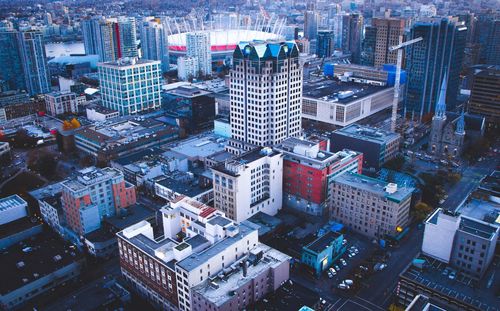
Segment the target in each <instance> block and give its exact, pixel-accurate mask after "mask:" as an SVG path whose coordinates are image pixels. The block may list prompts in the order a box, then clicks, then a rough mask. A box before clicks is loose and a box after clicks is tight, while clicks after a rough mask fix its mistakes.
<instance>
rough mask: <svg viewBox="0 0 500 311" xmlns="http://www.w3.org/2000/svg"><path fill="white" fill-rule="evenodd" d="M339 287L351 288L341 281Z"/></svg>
mask: <svg viewBox="0 0 500 311" xmlns="http://www.w3.org/2000/svg"><path fill="white" fill-rule="evenodd" d="M337 288H340V289H349V285H346V284H344V283H340V284H339V285H337Z"/></svg>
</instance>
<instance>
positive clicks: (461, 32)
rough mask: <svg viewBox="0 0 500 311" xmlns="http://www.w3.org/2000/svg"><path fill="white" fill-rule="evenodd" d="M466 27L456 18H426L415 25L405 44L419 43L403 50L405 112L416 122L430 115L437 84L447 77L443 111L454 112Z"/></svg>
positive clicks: (436, 95)
mask: <svg viewBox="0 0 500 311" xmlns="http://www.w3.org/2000/svg"><path fill="white" fill-rule="evenodd" d="M466 36H467V27H465V26H464V23H463V22H458V18H429V19H426V20H425V21H418V22H416V23H415V24H414V25H413V27H412V28H411V30H410V33H409V34H408V40H411V39H415V38H418V37H422V38H423V40H422V41H420V42H418V43H415V44H413V45H410V46H408V47H407V48H406V71H407V73H408V83H407V89H406V96H405V106H404V108H405V112H406V113H407V114H414V115H415V116H416V117H418V118H419V119H420V120H421V119H422V118H423V117H424V116H426V115H430V114H431V113H432V112H433V111H434V106H435V103H436V101H437V98H438V96H439V88H440V83H441V81H442V79H443V77H444V76H445V73H447V75H448V92H447V98H446V104H447V110H452V109H454V108H455V105H456V100H457V95H458V92H459V85H460V70H461V68H462V62H463V58H464V49H465V42H466Z"/></svg>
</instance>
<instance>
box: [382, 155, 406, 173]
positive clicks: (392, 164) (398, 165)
mask: <svg viewBox="0 0 500 311" xmlns="http://www.w3.org/2000/svg"><path fill="white" fill-rule="evenodd" d="M404 164H405V157H404V156H403V155H401V154H398V155H397V156H396V157H395V158H394V159H391V160H389V161H387V163H385V165H384V167H385V168H388V169H390V170H394V171H400V170H401V169H402V168H403V165H404Z"/></svg>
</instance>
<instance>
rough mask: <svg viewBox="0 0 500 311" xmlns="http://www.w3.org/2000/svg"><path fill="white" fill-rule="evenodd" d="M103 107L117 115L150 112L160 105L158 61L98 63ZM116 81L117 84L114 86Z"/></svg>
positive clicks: (128, 59)
mask: <svg viewBox="0 0 500 311" xmlns="http://www.w3.org/2000/svg"><path fill="white" fill-rule="evenodd" d="M98 71H99V83H100V92H101V97H102V104H103V106H105V107H107V108H110V109H113V110H117V111H119V112H120V115H129V114H136V113H139V112H143V111H150V110H154V109H157V108H159V107H160V106H161V97H160V92H161V89H160V88H161V62H160V61H153V60H144V59H141V60H137V59H136V58H123V59H119V60H118V61H115V62H108V63H99V64H98ZM116 81H120V83H116Z"/></svg>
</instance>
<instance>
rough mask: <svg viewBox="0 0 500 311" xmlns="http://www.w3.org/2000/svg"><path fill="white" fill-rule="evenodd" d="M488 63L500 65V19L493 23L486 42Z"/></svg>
mask: <svg viewBox="0 0 500 311" xmlns="http://www.w3.org/2000/svg"><path fill="white" fill-rule="evenodd" d="M486 64H490V65H500V19H498V20H495V21H492V23H491V27H490V32H489V35H488V41H487V43H486Z"/></svg>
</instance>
